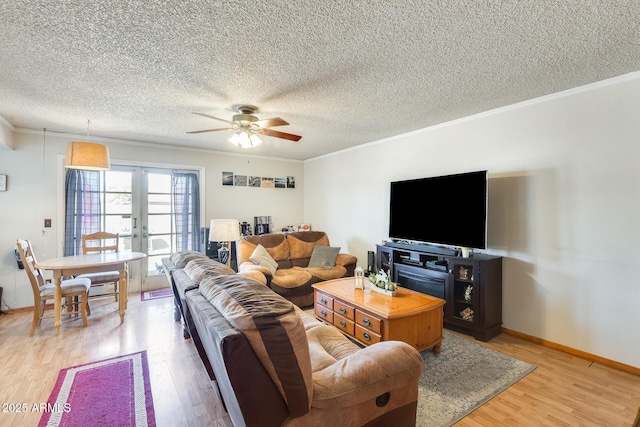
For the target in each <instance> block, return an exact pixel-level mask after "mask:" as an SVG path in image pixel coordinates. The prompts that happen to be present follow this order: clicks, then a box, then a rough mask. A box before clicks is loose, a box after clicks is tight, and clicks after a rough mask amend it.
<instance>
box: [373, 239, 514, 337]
mask: <svg viewBox="0 0 640 427" xmlns="http://www.w3.org/2000/svg"><path fill="white" fill-rule="evenodd" d="M391 245H393V246H391ZM376 267H377V269H378V270H384V271H389V272H390V274H391V277H392V278H393V281H394V282H397V283H398V284H399V285H400V286H403V287H406V288H409V289H412V290H414V291H418V292H423V293H425V294H428V295H431V296H435V297H439V298H442V299H444V300H445V301H446V303H445V306H444V326H445V327H446V328H448V329H452V330H455V331H458V332H463V333H466V334H469V335H472V336H473V337H474V338H476V339H478V340H480V341H489V340H490V339H491V338H493V337H495V336H497V335H499V334H500V332H501V331H502V257H499V256H493V255H486V254H472V255H471V256H470V257H469V258H462V257H459V256H456V255H450V254H447V253H446V251H440V250H439V249H436V250H434V251H430V247H429V246H427V245H408V244H395V243H389V244H387V245H384V246H383V245H376Z"/></svg>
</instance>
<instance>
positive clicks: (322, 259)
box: [309, 246, 340, 268]
mask: <svg viewBox="0 0 640 427" xmlns="http://www.w3.org/2000/svg"><path fill="white" fill-rule="evenodd" d="M339 252H340V248H339V247H337V248H336V247H332V246H316V247H315V248H313V252H312V253H311V259H310V260H309V267H320V268H333V267H334V266H335V265H336V258H337V257H338V253H339Z"/></svg>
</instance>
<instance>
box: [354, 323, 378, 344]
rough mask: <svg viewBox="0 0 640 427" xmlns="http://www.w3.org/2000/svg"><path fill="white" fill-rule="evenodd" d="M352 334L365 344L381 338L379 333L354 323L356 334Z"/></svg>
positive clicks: (375, 341)
mask: <svg viewBox="0 0 640 427" xmlns="http://www.w3.org/2000/svg"><path fill="white" fill-rule="evenodd" d="M354 336H355V337H356V338H357V339H358V340H360V341H362V342H363V343H365V344H367V345H370V344H375V343H377V342H380V340H381V339H382V337H381V336H380V335H378V334H376V333H375V332H372V331H371V330H370V329H367V328H363V327H362V326H360V325H356V334H355V335H354Z"/></svg>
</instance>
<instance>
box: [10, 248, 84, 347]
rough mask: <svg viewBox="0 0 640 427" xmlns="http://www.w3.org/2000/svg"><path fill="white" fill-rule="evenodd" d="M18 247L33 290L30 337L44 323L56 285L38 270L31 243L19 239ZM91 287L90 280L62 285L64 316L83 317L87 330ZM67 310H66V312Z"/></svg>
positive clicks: (72, 280)
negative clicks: (48, 304) (47, 307)
mask: <svg viewBox="0 0 640 427" xmlns="http://www.w3.org/2000/svg"><path fill="white" fill-rule="evenodd" d="M16 246H17V249H18V253H19V254H20V259H21V260H22V265H23V266H24V269H25V271H26V272H27V276H29V282H31V289H32V290H33V322H32V324H31V333H30V334H29V336H31V337H32V336H33V334H34V333H35V331H36V327H37V326H38V325H39V324H40V323H42V319H44V318H45V317H53V316H45V309H46V306H47V303H48V302H49V303H51V302H53V299H54V289H55V284H54V283H52V282H51V281H48V280H45V278H44V276H43V274H42V273H43V272H42V270H41V269H39V268H36V264H37V261H36V257H35V255H34V253H33V248H32V247H31V242H29V241H28V240H23V239H17V241H16ZM89 287H91V280H89V279H78V278H76V279H69V280H63V281H62V284H61V288H62V298H64V300H65V304H63V306H62V310H63V311H62V313H61V315H63V316H71V315H76V316H77V315H78V314H80V315H81V316H82V324H83V326H84V327H85V328H86V327H87V325H88V322H87V316H90V315H91V308H90V307H89V301H88V298H89ZM65 308H66V310H64V309H65Z"/></svg>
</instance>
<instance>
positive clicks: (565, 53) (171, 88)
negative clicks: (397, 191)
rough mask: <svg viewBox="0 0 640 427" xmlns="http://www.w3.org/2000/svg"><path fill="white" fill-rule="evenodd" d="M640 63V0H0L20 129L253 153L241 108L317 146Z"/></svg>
mask: <svg viewBox="0 0 640 427" xmlns="http://www.w3.org/2000/svg"><path fill="white" fill-rule="evenodd" d="M637 70H640V2H639V1H637V0H629V1H616V0H602V1H596V0H594V1H587V0H582V1H580V0H564V1H556V0H554V1H547V0H535V1H533V0H530V1H489V0H486V1H472V2H470V1H462V0H459V1H446V0H442V1H426V0H425V1H418V0H414V1H411V0H394V1H389V0H379V1H356V0H348V1H345V0H336V1H322V0H320V1H291V0H240V1H231V0H218V1H205V0H195V1H190V0H180V1H176V0H171V1H144V2H133V1H95V2H88V1H85V0H65V1H50V0H46V1H45V0H37V1H36V0H25V1H17V0H3V1H2V2H0V116H2V117H4V118H5V119H6V120H7V121H8V122H10V123H11V124H12V125H13V126H15V127H17V128H30V129H42V128H47V130H48V131H52V132H69V133H84V132H86V122H87V119H91V127H90V134H91V135H94V136H105V137H114V138H119V139H127V140H135V141H143V142H154V143H161V144H173V145H180V146H185V147H187V146H189V147H198V148H206V149H212V150H218V151H230V152H242V153H247V151H245V150H243V149H240V148H236V147H234V146H233V145H231V144H230V143H229V142H227V139H228V137H229V136H230V133H229V132H226V131H225V132H215V133H205V134H198V135H188V134H187V133H186V132H187V131H192V130H200V129H208V128H215V127H220V125H222V126H224V124H223V123H221V122H217V121H214V120H210V119H207V118H205V117H201V116H197V115H193V114H191V112H193V111H195V112H202V113H206V114H210V115H214V116H218V117H223V118H227V119H230V118H231V116H232V115H233V112H232V110H231V106H232V105H234V104H239V103H249V104H255V105H257V106H258V107H259V108H260V111H259V112H258V113H257V116H258V117H259V118H270V117H282V118H283V119H285V120H287V121H288V122H289V123H291V125H290V126H284V127H278V128H276V129H277V130H281V131H284V132H289V133H295V134H299V135H302V136H303V138H302V139H301V140H300V142H298V143H293V142H290V141H286V140H281V139H275V138H271V137H263V140H264V144H262V145H261V146H259V147H257V148H255V149H253V150H251V151H250V152H249V153H251V154H256V155H261V156H274V157H281V158H289V159H300V160H301V159H308V158H311V157H315V156H319V155H322V154H325V153H329V152H332V151H336V150H340V149H343V148H347V147H352V146H355V145H358V144H363V143H367V142H371V141H375V140H379V139H382V138H385V137H389V136H393V135H397V134H401V133H405V132H409V131H412V130H416V129H420V128H424V127H428V126H430V125H434V124H438V123H442V122H445V121H449V120H452V119H456V118H460V117H464V116H468V115H471V114H474V113H478V112H482V111H486V110H489V109H493V108H497V107H500V106H505V105H509V104H513V103H515V102H519V101H524V100H527V99H531V98H535V97H538V96H542V95H546V94H549V93H553V92H557V91H560V90H564V89H569V88H573V87H577V86H581V85H584V84H588V83H591V82H595V81H599V80H603V79H606V78H610V77H615V76H619V75H622V74H626V73H629V72H632V71H637Z"/></svg>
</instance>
